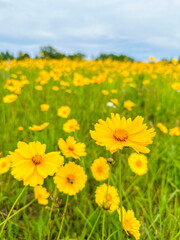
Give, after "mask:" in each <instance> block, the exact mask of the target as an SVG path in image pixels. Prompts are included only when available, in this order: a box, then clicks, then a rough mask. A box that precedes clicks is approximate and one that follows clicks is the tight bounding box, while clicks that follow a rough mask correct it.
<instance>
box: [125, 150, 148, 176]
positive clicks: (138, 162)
mask: <svg viewBox="0 0 180 240" xmlns="http://www.w3.org/2000/svg"><path fill="white" fill-rule="evenodd" d="M128 164H129V166H130V168H131V170H132V171H133V172H134V173H136V174H137V175H144V174H146V173H147V170H148V168H147V157H146V156H145V155H143V154H138V153H132V154H131V155H130V156H129V158H128Z"/></svg>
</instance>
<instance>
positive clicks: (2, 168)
mask: <svg viewBox="0 0 180 240" xmlns="http://www.w3.org/2000/svg"><path fill="white" fill-rule="evenodd" d="M10 165H11V164H10V161H9V157H5V158H0V174H3V173H6V172H8V171H9V168H10Z"/></svg>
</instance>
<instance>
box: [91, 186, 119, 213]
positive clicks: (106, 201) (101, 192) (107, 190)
mask: <svg viewBox="0 0 180 240" xmlns="http://www.w3.org/2000/svg"><path fill="white" fill-rule="evenodd" d="M95 201H96V203H97V204H98V206H101V207H103V208H104V209H105V210H109V211H111V212H113V211H115V210H117V209H118V207H119V202H120V200H119V196H118V192H117V190H116V188H115V187H113V186H110V185H109V186H107V185H106V184H105V183H104V184H102V185H101V186H99V187H97V189H96V193H95Z"/></svg>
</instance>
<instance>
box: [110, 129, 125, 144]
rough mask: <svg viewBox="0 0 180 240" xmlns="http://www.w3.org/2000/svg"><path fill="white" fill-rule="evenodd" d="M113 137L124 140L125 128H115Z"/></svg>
mask: <svg viewBox="0 0 180 240" xmlns="http://www.w3.org/2000/svg"><path fill="white" fill-rule="evenodd" d="M113 137H114V138H115V139H116V140H117V141H120V142H124V141H126V139H127V138H128V133H127V132H126V131H125V130H121V129H117V130H115V133H114V135H113Z"/></svg>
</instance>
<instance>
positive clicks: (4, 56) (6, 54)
mask: <svg viewBox="0 0 180 240" xmlns="http://www.w3.org/2000/svg"><path fill="white" fill-rule="evenodd" d="M11 59H14V56H13V55H12V54H10V53H9V52H8V51H6V52H0V60H11Z"/></svg>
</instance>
